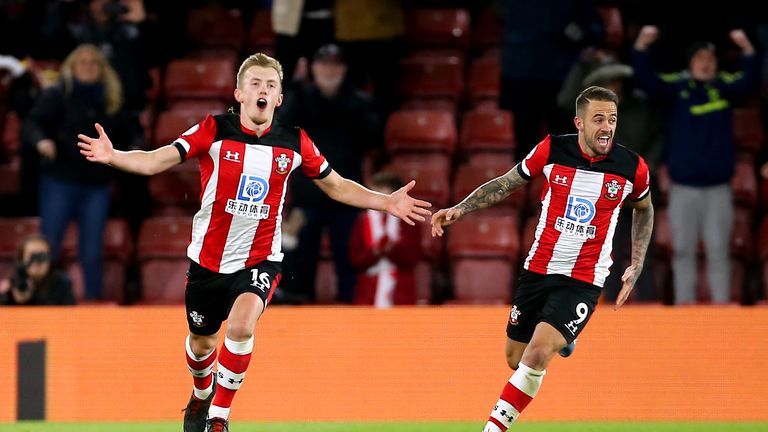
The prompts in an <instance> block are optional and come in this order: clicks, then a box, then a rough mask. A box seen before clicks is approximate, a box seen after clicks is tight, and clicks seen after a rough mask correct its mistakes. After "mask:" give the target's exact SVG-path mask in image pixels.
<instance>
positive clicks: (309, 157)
mask: <svg viewBox="0 0 768 432" xmlns="http://www.w3.org/2000/svg"><path fill="white" fill-rule="evenodd" d="M300 131H301V170H302V171H303V172H304V174H305V175H306V176H307V177H309V178H311V179H322V178H325V177H326V176H327V175H328V174H330V173H331V166H330V164H329V163H328V161H327V160H325V156H323V155H322V154H321V153H320V150H319V149H318V148H317V146H316V145H315V143H314V142H312V139H310V138H309V136H308V135H307V133H306V132H304V129H301V130H300Z"/></svg>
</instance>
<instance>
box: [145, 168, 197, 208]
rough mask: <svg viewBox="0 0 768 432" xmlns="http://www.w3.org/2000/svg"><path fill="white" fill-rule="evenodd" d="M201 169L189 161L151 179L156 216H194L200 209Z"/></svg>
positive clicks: (150, 187)
mask: <svg viewBox="0 0 768 432" xmlns="http://www.w3.org/2000/svg"><path fill="white" fill-rule="evenodd" d="M200 189H201V183H200V168H199V165H198V164H197V162H196V161H187V162H184V163H182V164H179V165H176V166H174V167H172V168H171V169H168V170H166V171H163V172H161V173H159V174H156V175H153V176H152V177H150V178H149V195H150V197H151V198H152V201H153V205H154V213H155V214H156V215H192V214H194V213H195V211H197V209H198V208H199V207H200Z"/></svg>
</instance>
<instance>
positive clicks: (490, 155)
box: [467, 152, 515, 169]
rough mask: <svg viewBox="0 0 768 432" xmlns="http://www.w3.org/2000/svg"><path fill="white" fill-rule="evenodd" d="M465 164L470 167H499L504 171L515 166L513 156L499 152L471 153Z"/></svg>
mask: <svg viewBox="0 0 768 432" xmlns="http://www.w3.org/2000/svg"><path fill="white" fill-rule="evenodd" d="M467 163H468V164H470V165H472V166H481V167H483V166H486V165H501V166H503V167H505V168H506V169H511V168H512V167H514V166H515V155H513V154H512V153H499V152H473V153H472V154H470V155H469V156H468V158H467Z"/></svg>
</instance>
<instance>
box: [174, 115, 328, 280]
mask: <svg viewBox="0 0 768 432" xmlns="http://www.w3.org/2000/svg"><path fill="white" fill-rule="evenodd" d="M174 145H175V146H176V148H177V149H179V153H181V157H182V159H183V160H188V159H192V158H198V159H199V161H200V182H201V185H202V189H201V196H200V201H201V205H200V210H199V211H198V212H197V213H196V214H195V216H194V219H193V221H192V236H191V241H190V244H189V247H188V248H187V256H188V257H189V258H190V259H191V260H193V261H195V262H196V263H198V264H200V265H201V266H203V267H205V268H207V269H209V270H211V271H215V272H218V273H234V272H236V271H238V270H241V269H244V268H246V267H250V266H253V265H255V264H257V263H259V262H261V261H263V260H265V259H266V260H269V261H276V262H279V261H282V259H283V253H282V252H281V231H280V225H281V221H282V210H283V203H284V201H285V193H286V184H287V181H288V176H289V175H290V174H291V172H293V170H295V169H296V168H298V167H299V166H301V169H302V171H304V174H306V175H307V177H310V178H323V177H325V176H327V175H328V174H329V173H330V172H331V167H330V166H329V165H328V162H327V161H326V160H325V157H323V155H321V154H320V151H319V150H318V149H317V147H316V146H315V145H314V143H313V142H312V140H311V139H310V138H309V137H308V136H307V134H306V133H305V132H304V131H303V130H301V129H299V128H289V127H285V126H282V125H280V124H279V123H273V124H272V126H271V127H270V128H269V129H267V131H266V132H265V133H264V134H263V135H262V136H261V137H259V136H257V135H256V134H255V133H254V132H253V131H250V130H247V129H246V128H244V127H243V126H241V124H240V118H239V116H238V115H235V114H224V115H217V116H211V115H209V116H207V117H206V118H205V119H204V120H203V121H202V122H200V123H198V124H196V125H195V126H192V127H191V128H190V129H189V130H188V131H186V132H184V133H183V134H182V135H181V136H180V137H179V138H178V139H177V140H176V141H174Z"/></svg>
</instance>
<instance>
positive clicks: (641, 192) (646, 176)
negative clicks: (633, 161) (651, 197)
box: [627, 156, 651, 201]
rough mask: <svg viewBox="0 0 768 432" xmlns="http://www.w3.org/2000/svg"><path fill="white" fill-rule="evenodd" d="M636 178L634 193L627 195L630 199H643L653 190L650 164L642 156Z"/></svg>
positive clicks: (638, 163)
mask: <svg viewBox="0 0 768 432" xmlns="http://www.w3.org/2000/svg"><path fill="white" fill-rule="evenodd" d="M638 158H639V160H638V161H637V169H636V170H635V178H634V179H632V193H631V194H629V197H627V198H628V199H629V200H630V201H641V200H642V199H643V198H645V197H646V196H647V195H648V193H649V192H650V191H651V173H650V172H649V171H648V164H646V163H645V159H643V157H642V156H638Z"/></svg>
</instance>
